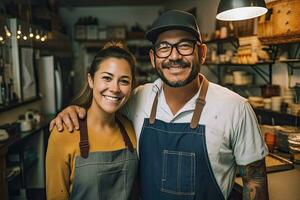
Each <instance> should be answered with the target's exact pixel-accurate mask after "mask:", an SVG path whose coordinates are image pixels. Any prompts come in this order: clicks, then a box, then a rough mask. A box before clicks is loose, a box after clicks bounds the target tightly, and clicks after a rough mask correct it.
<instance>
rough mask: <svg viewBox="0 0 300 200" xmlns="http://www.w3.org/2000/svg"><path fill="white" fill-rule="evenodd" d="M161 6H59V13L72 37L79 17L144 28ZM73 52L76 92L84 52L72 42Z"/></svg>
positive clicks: (79, 86)
mask: <svg viewBox="0 0 300 200" xmlns="http://www.w3.org/2000/svg"><path fill="white" fill-rule="evenodd" d="M162 9H163V7H162V6H130V7H125V6H120V7H117V6H114V7H76V8H61V9H60V10H59V13H60V15H61V17H62V21H63V24H65V26H66V30H67V32H68V34H69V35H70V36H71V38H72V39H74V25H75V23H76V21H77V20H78V18H79V17H82V16H93V17H97V18H98V21H99V24H102V25H103V24H104V25H108V26H111V25H126V26H127V27H128V29H129V30H130V27H131V26H133V25H134V24H135V23H139V24H140V25H141V26H142V27H143V28H144V29H146V27H147V26H149V25H151V23H152V21H153V19H154V18H155V17H157V16H158V12H159V11H160V10H162ZM73 51H74V52H73V53H74V59H75V62H74V63H75V67H74V71H75V77H76V80H77V81H75V85H74V89H75V93H77V92H78V91H79V90H80V88H81V87H82V85H83V83H84V82H85V80H86V79H85V78H86V76H85V74H84V73H83V72H85V67H86V66H84V64H85V62H84V60H85V59H86V58H85V57H84V54H83V53H82V51H81V50H80V46H79V44H78V43H77V42H74V43H73Z"/></svg>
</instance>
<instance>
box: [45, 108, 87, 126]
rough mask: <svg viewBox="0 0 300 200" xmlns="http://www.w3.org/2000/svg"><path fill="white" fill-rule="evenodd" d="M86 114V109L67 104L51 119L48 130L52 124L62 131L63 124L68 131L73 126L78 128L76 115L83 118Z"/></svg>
mask: <svg viewBox="0 0 300 200" xmlns="http://www.w3.org/2000/svg"><path fill="white" fill-rule="evenodd" d="M85 115H86V110H85V109H84V108H82V107H79V106H75V105H73V106H68V107H67V108H65V109H63V110H62V111H61V112H60V113H58V114H57V116H56V117H55V118H54V119H53V120H52V121H51V123H50V126H49V131H51V130H52V129H53V128H54V126H56V128H57V130H58V131H63V130H64V126H63V124H65V126H66V127H67V129H68V131H70V132H72V131H73V130H74V127H75V129H76V130H78V129H79V122H78V117H79V118H80V119H83V118H84V117H85Z"/></svg>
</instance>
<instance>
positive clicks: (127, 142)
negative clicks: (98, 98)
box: [116, 117, 134, 153]
mask: <svg viewBox="0 0 300 200" xmlns="http://www.w3.org/2000/svg"><path fill="white" fill-rule="evenodd" d="M116 122H117V124H118V126H119V128H120V131H121V134H122V137H123V140H124V142H125V146H126V147H127V148H128V149H129V151H130V152H131V153H132V152H133V151H134V148H133V144H132V142H131V140H130V138H129V136H128V134H127V131H126V129H125V127H124V126H123V124H122V123H121V121H120V120H119V119H118V118H117V117H116Z"/></svg>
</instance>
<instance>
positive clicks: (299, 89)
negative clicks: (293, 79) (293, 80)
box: [294, 83, 300, 103]
mask: <svg viewBox="0 0 300 200" xmlns="http://www.w3.org/2000/svg"><path fill="white" fill-rule="evenodd" d="M294 89H295V92H296V103H300V83H297V84H296V85H295V87H294Z"/></svg>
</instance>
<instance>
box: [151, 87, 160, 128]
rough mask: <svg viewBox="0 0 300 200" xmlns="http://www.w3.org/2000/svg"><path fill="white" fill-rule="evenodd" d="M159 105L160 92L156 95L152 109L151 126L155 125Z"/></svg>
mask: <svg viewBox="0 0 300 200" xmlns="http://www.w3.org/2000/svg"><path fill="white" fill-rule="evenodd" d="M157 104H158V92H157V93H156V95H155V98H154V102H153V105H152V109H151V113H150V119H149V122H150V124H154V122H155V118H156V110H157Z"/></svg>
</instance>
